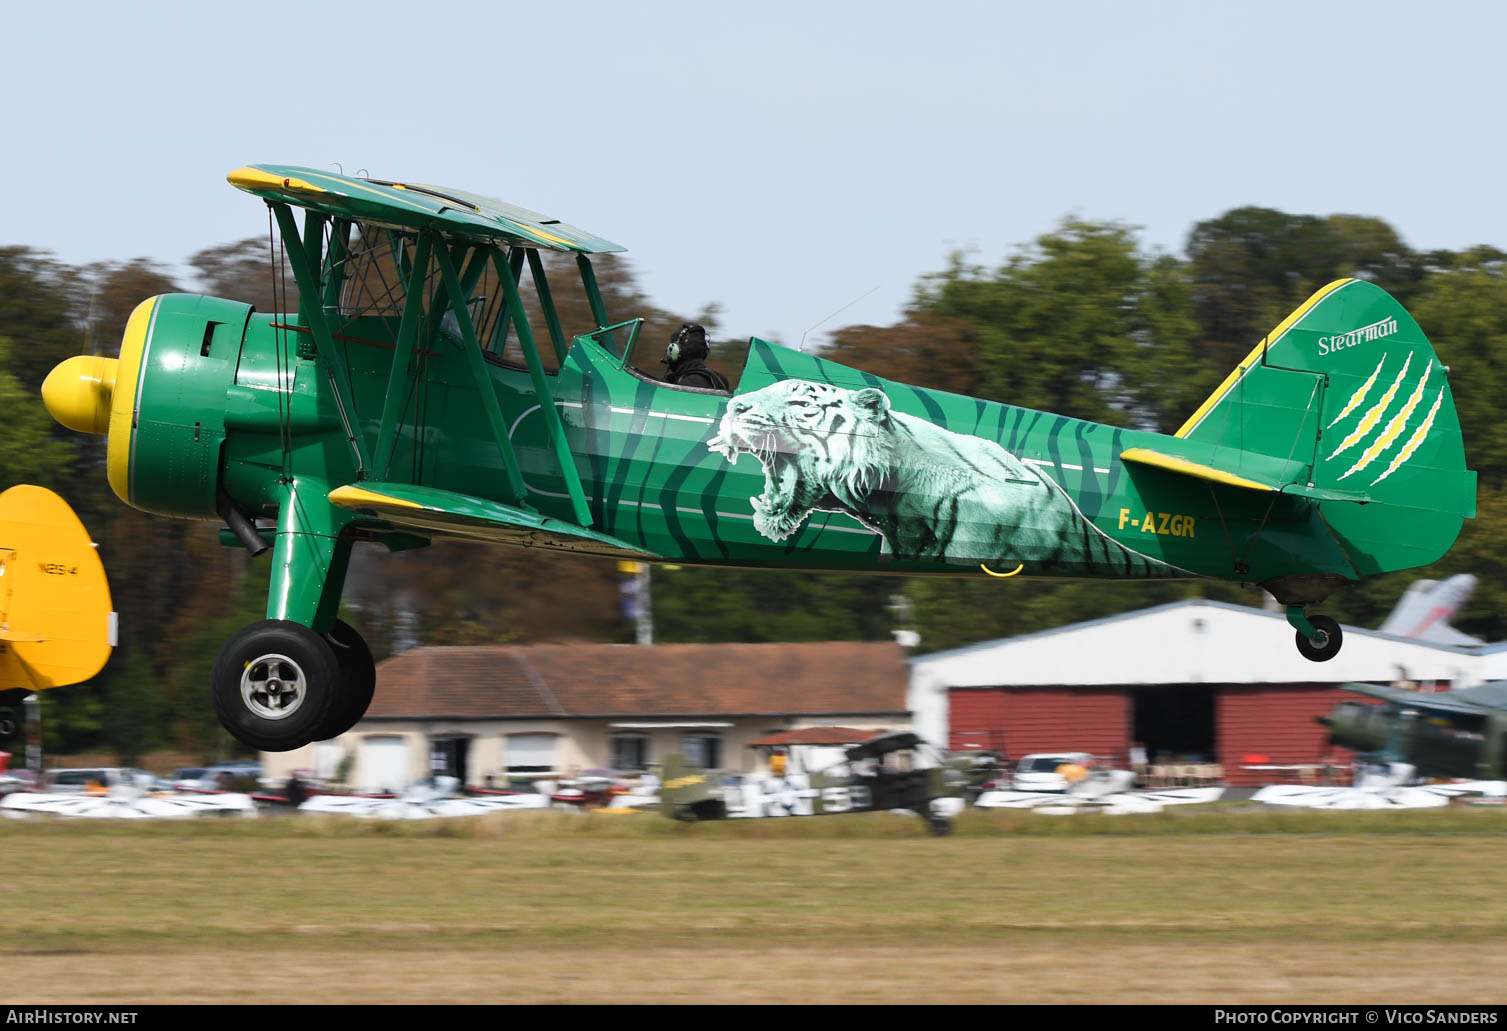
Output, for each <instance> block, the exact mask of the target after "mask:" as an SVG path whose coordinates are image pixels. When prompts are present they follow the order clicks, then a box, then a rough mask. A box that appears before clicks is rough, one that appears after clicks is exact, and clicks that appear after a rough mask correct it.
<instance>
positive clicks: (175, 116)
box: [0, 0, 1507, 344]
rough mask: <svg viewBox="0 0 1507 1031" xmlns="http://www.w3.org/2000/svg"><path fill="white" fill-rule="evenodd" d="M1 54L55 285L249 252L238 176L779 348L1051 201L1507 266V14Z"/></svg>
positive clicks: (1043, 16)
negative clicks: (1505, 109) (622, 250)
mask: <svg viewBox="0 0 1507 1031" xmlns="http://www.w3.org/2000/svg"><path fill="white" fill-rule="evenodd" d="M4 36H5V39H6V42H7V44H8V45H7V46H6V48H5V49H6V55H7V58H6V63H5V66H4V68H3V70H0V82H3V84H4V86H5V89H6V94H7V97H8V100H9V102H8V104H7V113H6V119H5V123H6V125H5V132H4V136H3V140H0V154H3V158H4V168H5V169H6V173H5V178H6V181H7V183H8V185H9V186H10V190H9V194H10V197H11V201H10V203H9V204H8V205H7V207H6V210H5V212H4V214H3V216H0V245H4V244H12V243H15V244H27V245H31V246H35V247H40V248H45V249H49V250H52V251H53V252H54V253H55V254H56V255H57V256H58V257H59V258H61V259H63V260H65V261H69V262H84V261H93V260H103V259H110V260H124V259H129V258H133V257H138V256H146V257H150V258H154V259H157V260H160V261H162V262H164V263H166V264H168V265H171V266H176V265H178V264H180V263H181V262H182V261H183V260H184V259H185V258H187V257H188V255H190V254H192V253H193V252H194V251H196V250H199V249H200V248H203V247H206V246H210V245H215V244H220V243H226V242H229V241H232V240H236V239H240V238H243V237H246V236H252V235H257V234H264V233H265V232H266V215H265V211H264V210H263V208H262V206H261V204H260V203H259V202H257V201H256V200H254V199H253V198H250V197H247V196H246V195H244V194H242V193H240V192H239V191H237V190H235V189H233V188H232V187H230V186H229V185H228V184H227V183H226V182H225V179H224V176H225V173H226V172H228V171H230V170H231V169H232V168H235V167H237V166H239V165H242V164H248V163H254V162H274V163H289V164H304V165H312V166H327V167H331V168H333V167H334V164H333V163H335V162H339V163H340V164H341V165H342V166H343V167H344V169H345V171H346V172H347V173H351V172H354V171H356V170H358V169H366V170H369V171H370V173H371V174H373V175H375V176H379V177H387V178H393V179H410V180H415V181H422V182H431V183H439V184H445V185H451V186H456V187H460V188H463V189H468V190H474V191H476V192H478V193H484V194H489V195H492V196H496V197H500V198H502V199H504V200H507V201H510V202H512V203H515V204H521V205H524V206H526V207H531V208H534V209H536V210H539V211H543V212H546V213H548V214H549V215H551V216H552V217H557V218H562V219H564V220H566V221H568V222H572V223H575V224H577V225H580V226H582V227H583V228H586V229H589V230H591V231H592V232H595V233H598V234H600V235H602V236H605V237H607V238H609V239H612V240H615V241H617V242H619V243H621V244H624V245H625V246H627V247H628V249H629V253H630V255H631V257H632V258H633V261H634V266H635V269H636V271H637V273H638V275H639V278H640V281H641V282H642V283H643V285H644V287H645V288H646V290H647V292H648V293H649V295H650V296H651V297H652V298H653V299H654V300H655V302H656V303H657V304H659V305H660V306H662V307H665V308H667V309H670V310H671V311H674V312H678V313H684V314H686V315H687V316H689V315H691V314H693V313H694V312H696V311H697V310H699V309H700V308H701V307H702V306H703V305H705V304H707V303H708V302H713V301H715V302H718V303H720V304H721V305H722V306H723V307H724V310H725V313H724V317H723V325H724V332H725V333H726V334H727V335H738V336H747V335H749V334H757V335H760V336H765V337H774V338H777V339H781V340H783V341H785V342H786V343H790V344H794V343H795V342H796V341H797V340H799V339H800V336H801V334H802V332H803V331H805V330H806V329H807V328H808V327H810V326H811V325H812V324H813V323H816V322H817V321H818V320H820V319H822V318H823V317H824V316H826V315H828V314H830V313H831V312H832V311H833V310H834V309H837V308H840V307H842V306H843V305H844V304H846V303H848V302H849V301H852V300H853V299H854V298H857V297H859V296H860V295H863V294H865V293H868V292H869V291H872V293H868V296H867V297H865V298H864V299H863V300H861V301H859V302H858V303H857V304H854V305H853V306H852V307H851V308H849V309H847V310H846V311H844V312H843V313H842V314H841V315H839V316H837V317H836V318H834V319H833V320H832V321H830V322H828V323H827V324H826V325H825V326H824V327H823V329H824V330H827V329H832V328H835V327H837V326H840V325H847V324H853V323H860V322H867V323H874V324H887V323H889V322H892V321H893V320H895V319H896V318H897V317H898V316H899V313H900V310H901V308H902V307H903V306H904V304H905V303H906V301H907V300H908V298H909V296H910V293H911V290H912V287H913V285H914V283H915V281H916V279H917V277H918V276H920V275H922V274H924V273H926V272H929V271H935V270H936V269H938V268H940V267H942V266H943V264H944V263H945V261H946V257H947V255H948V253H949V252H950V251H953V250H956V249H968V250H971V251H972V252H973V253H974V256H975V260H978V261H981V262H984V263H987V264H993V263H996V262H998V261H1000V260H1002V259H1003V258H1005V257H1007V256H1008V255H1009V254H1010V253H1011V252H1012V250H1013V249H1014V248H1015V247H1016V246H1018V245H1020V244H1022V243H1026V242H1028V241H1029V240H1031V239H1032V238H1033V237H1035V236H1037V235H1039V234H1041V233H1043V232H1046V231H1048V230H1050V229H1051V228H1052V226H1053V225H1055V224H1056V223H1057V222H1058V221H1059V220H1060V219H1061V218H1062V217H1063V216H1064V215H1067V214H1070V213H1071V214H1076V215H1080V216H1083V217H1087V218H1093V219H1118V220H1121V221H1124V222H1127V223H1130V224H1132V225H1136V226H1140V227H1142V234H1141V239H1142V240H1143V243H1144V245H1145V246H1146V247H1147V248H1148V249H1150V248H1160V249H1162V250H1165V251H1169V252H1174V253H1176V252H1180V251H1181V249H1182V246H1183V242H1184V240H1185V238H1186V236H1187V233H1188V230H1189V229H1190V228H1191V227H1192V225H1193V224H1194V223H1195V222H1197V221H1200V220H1202V219H1207V218H1212V217H1214V216H1216V215H1218V214H1220V213H1222V212H1224V211H1226V210H1228V209H1229V208H1232V207H1236V206H1239V205H1244V204H1259V205H1265V206H1270V207H1275V208H1279V209H1281V210H1284V211H1288V212H1293V213H1308V214H1318V215H1324V214H1330V213H1334V212H1346V213H1355V214H1368V215H1376V216H1379V217H1381V218H1383V219H1385V220H1387V221H1388V222H1390V223H1391V224H1392V225H1393V226H1394V227H1395V228H1396V229H1397V230H1398V231H1399V232H1400V233H1401V234H1402V236H1403V238H1404V239H1405V240H1406V241H1407V242H1408V243H1409V244H1410V245H1412V246H1414V247H1418V248H1435V247H1445V248H1460V247H1465V246H1468V245H1471V244H1475V243H1491V244H1495V245H1497V246H1499V247H1504V248H1507V205H1504V204H1503V202H1502V198H1501V185H1500V184H1501V180H1502V177H1503V169H1504V144H1503V132H1502V123H1501V115H1500V109H1501V103H1502V98H1503V96H1507V61H1503V60H1501V58H1500V47H1501V44H1502V40H1503V39H1507V5H1502V4H1494V3H1486V2H1458V0H1456V2H1450V0H1444V2H1436V3H1433V4H1429V5H1422V4H1417V3H1395V2H1390V0H1383V2H1373V3H1369V4H1365V5H1359V4H1353V3H1323V2H1307V3H1293V2H1287V0H1274V2H1273V0H1267V2H1261V3H1254V2H1251V3H1216V2H1212V0H1211V2H1205V3H1176V2H1166V3H1155V2H1146V0H1141V2H1136V3H1097V2H1086V0H1079V2H1072V0H1067V2H1058V3H1052V4H1044V3H1039V2H1037V3H1029V4H1028V3H1013V2H995V3H963V2H946V0H937V2H931V3H925V4H920V3H893V2H888V0H868V2H862V3H848V2H821V0H806V2H804V3H785V2H781V0H764V2H761V3H759V4H757V5H724V4H708V3H679V2H655V0H639V2H636V3H605V2H595V0H572V2H571V3H569V4H551V5H545V4H540V3H532V4H516V3H509V2H503V3H486V4H481V3H476V4H472V3H446V2H439V0H437V2H432V3H427V4H423V5H415V4H413V3H411V2H405V3H392V2H387V0H368V2H364V3H359V4H357V3H341V4H327V3H321V2H318V0H303V2H301V3H283V2H279V0H268V2H263V3H259V4H256V5H252V6H247V5H235V4H207V3H205V4H201V3H152V2H135V3H130V4H126V3H99V2H72V3H63V2H60V3H53V4H28V5H24V6H21V5H17V6H13V7H12V8H9V9H8V10H7V12H6V24H5V29H4ZM876 288H877V289H876ZM613 314H614V315H615V316H617V315H619V314H621V315H622V316H623V317H626V316H627V315H630V314H631V313H613Z"/></svg>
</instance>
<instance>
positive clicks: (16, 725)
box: [0, 706, 26, 745]
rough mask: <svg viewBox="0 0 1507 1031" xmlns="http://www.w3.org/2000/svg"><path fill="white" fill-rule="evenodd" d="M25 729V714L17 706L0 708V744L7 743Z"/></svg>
mask: <svg viewBox="0 0 1507 1031" xmlns="http://www.w3.org/2000/svg"><path fill="white" fill-rule="evenodd" d="M25 730H26V714H25V713H24V712H23V711H22V710H21V709H20V708H19V707H17V708H14V709H13V708H10V707H9V706H6V707H5V708H0V745H8V744H10V743H11V742H12V741H14V740H16V738H18V737H20V736H21V734H22V733H23V732H24V731H25Z"/></svg>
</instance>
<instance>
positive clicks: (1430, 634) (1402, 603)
mask: <svg viewBox="0 0 1507 1031" xmlns="http://www.w3.org/2000/svg"><path fill="white" fill-rule="evenodd" d="M1477 582H1478V581H1477V580H1476V578H1475V577H1473V576H1471V575H1470V574H1469V573H1459V574H1457V575H1455V576H1451V577H1449V578H1448V579H1445V580H1415V581H1414V582H1413V583H1411V584H1409V585H1408V589H1407V590H1406V591H1403V592H1402V597H1401V598H1399V599H1398V600H1397V607H1396V608H1394V609H1393V610H1392V614H1391V615H1390V616H1388V617H1387V621H1386V622H1385V623H1383V624H1382V625H1381V627H1380V628H1379V629H1380V631H1381V632H1382V633H1384V634H1396V635H1397V636H1398V637H1410V638H1412V639H1413V640H1415V641H1428V642H1430V643H1433V644H1464V645H1469V644H1481V643H1482V641H1481V639H1480V638H1479V637H1471V636H1470V635H1469V634H1462V633H1461V632H1460V631H1458V630H1456V629H1455V628H1454V627H1452V626H1450V625H1449V621H1450V620H1451V619H1453V618H1454V617H1455V614H1456V613H1458V612H1459V611H1460V609H1461V608H1462V607H1464V605H1465V603H1466V602H1467V601H1469V600H1470V596H1471V594H1473V593H1474V592H1475V589H1476V583H1477Z"/></svg>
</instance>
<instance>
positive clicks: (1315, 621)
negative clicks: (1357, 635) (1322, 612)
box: [1287, 605, 1345, 662]
mask: <svg viewBox="0 0 1507 1031" xmlns="http://www.w3.org/2000/svg"><path fill="white" fill-rule="evenodd" d="M1287 621H1288V622H1289V623H1291V624H1292V625H1293V628H1294V629H1295V630H1297V632H1298V636H1297V643H1298V652H1299V653H1300V654H1301V655H1302V656H1303V658H1305V659H1307V660H1308V661H1309V662H1328V661H1329V660H1330V659H1332V658H1334V657H1335V656H1336V655H1338V654H1339V653H1340V645H1342V644H1344V643H1345V635H1344V633H1343V632H1342V631H1341V630H1340V625H1339V624H1338V623H1336V622H1335V621H1334V620H1332V619H1330V618H1329V617H1328V616H1308V615H1305V614H1304V612H1303V606H1302V605H1289V606H1287Z"/></svg>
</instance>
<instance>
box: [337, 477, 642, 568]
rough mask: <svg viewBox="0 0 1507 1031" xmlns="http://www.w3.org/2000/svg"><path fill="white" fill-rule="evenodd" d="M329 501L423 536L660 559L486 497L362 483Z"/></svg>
mask: <svg viewBox="0 0 1507 1031" xmlns="http://www.w3.org/2000/svg"><path fill="white" fill-rule="evenodd" d="M329 498H330V502H331V503H332V504H335V505H338V506H340V507H341V508H347V509H351V510H353V511H357V512H364V513H368V514H370V515H371V516H373V517H374V518H377V519H379V520H381V522H383V523H385V524H387V525H390V526H393V527H398V528H403V529H410V530H415V531H418V532H419V533H421V534H423V535H424V536H428V537H433V536H440V537H459V538H464V539H467V540H480V541H489V542H492V543H496V544H516V545H520V546H523V547H549V548H558V549H561V550H564V551H578V552H585V553H588V554H592V555H610V556H613V557H615V558H637V559H643V558H658V557H659V556H658V555H656V554H654V553H653V552H650V551H646V550H645V549H643V548H641V547H639V546H637V545H635V544H630V543H629V542H627V541H623V540H619V539H618V538H616V537H612V536H609V535H607V534H605V533H600V532H598V531H596V530H588V529H586V528H585V527H581V526H577V525H576V524H574V523H568V522H565V521H564V520H561V519H552V518H550V517H549V516H542V515H539V514H538V513H537V512H529V511H526V510H525V509H521V508H515V507H514V506H512V505H504V504H502V503H501V502H498V501H488V500H486V499H485V498H475V497H470V496H469V495H466V494H456V493H454V492H453V491H448V490H439V489H437V488H434V487H419V486H414V485H413V484H408V483H373V482H362V483H359V484H355V483H352V484H347V485H346V486H344V487H336V488H335V489H334V490H332V491H330V495H329Z"/></svg>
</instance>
